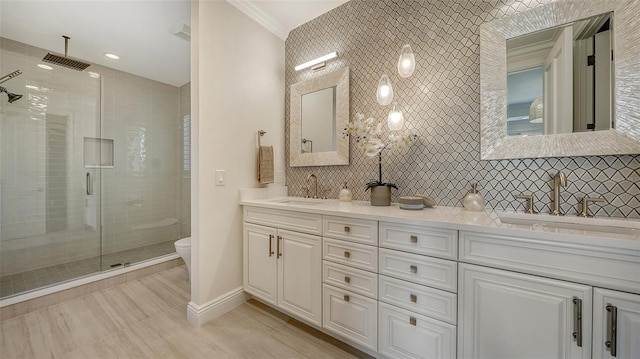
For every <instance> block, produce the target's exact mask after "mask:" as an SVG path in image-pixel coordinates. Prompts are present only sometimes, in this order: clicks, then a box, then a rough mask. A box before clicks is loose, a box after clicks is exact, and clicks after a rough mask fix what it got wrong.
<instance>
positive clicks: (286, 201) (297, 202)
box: [273, 198, 326, 206]
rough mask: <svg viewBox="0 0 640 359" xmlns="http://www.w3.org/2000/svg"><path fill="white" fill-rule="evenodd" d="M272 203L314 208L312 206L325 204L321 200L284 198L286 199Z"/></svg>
mask: <svg viewBox="0 0 640 359" xmlns="http://www.w3.org/2000/svg"><path fill="white" fill-rule="evenodd" d="M273 202H274V203H282V204H290V205H296V206H314V205H318V204H323V203H326V202H325V201H323V200H321V199H313V198H295V199H294V198H286V199H277V200H274V201H273Z"/></svg>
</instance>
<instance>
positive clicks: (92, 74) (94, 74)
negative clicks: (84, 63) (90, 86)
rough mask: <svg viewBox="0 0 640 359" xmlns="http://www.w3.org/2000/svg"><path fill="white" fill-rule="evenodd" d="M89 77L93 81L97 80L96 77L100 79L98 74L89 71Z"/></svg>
mask: <svg viewBox="0 0 640 359" xmlns="http://www.w3.org/2000/svg"><path fill="white" fill-rule="evenodd" d="M89 76H91V77H93V78H94V79H97V78H98V77H100V74H99V73H97V72H91V71H89Z"/></svg>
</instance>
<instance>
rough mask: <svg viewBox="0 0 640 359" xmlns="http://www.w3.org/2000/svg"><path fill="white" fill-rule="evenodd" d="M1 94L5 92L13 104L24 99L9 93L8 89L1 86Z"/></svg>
mask: <svg viewBox="0 0 640 359" xmlns="http://www.w3.org/2000/svg"><path fill="white" fill-rule="evenodd" d="M0 92H4V93H6V94H7V97H9V103H13V102H15V101H18V100H19V99H21V98H22V95H18V94H15V93H11V92H9V91H7V89H6V88H4V87H2V86H0Z"/></svg>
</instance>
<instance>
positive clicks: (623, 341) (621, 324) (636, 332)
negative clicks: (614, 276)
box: [593, 288, 640, 359]
mask: <svg viewBox="0 0 640 359" xmlns="http://www.w3.org/2000/svg"><path fill="white" fill-rule="evenodd" d="M593 298H594V299H593V357H594V358H629V359H631V358H634V359H637V358H640V295H638V294H630V293H623V292H617V291H612V290H607V289H600V288H596V289H595V291H594V294H593ZM607 342H608V343H607ZM607 344H608V345H607ZM614 354H615V355H614Z"/></svg>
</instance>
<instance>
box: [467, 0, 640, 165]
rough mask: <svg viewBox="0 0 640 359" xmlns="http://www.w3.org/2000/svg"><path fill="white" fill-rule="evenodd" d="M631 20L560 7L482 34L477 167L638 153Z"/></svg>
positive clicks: (639, 26)
mask: <svg viewBox="0 0 640 359" xmlns="http://www.w3.org/2000/svg"><path fill="white" fill-rule="evenodd" d="M638 11H640V2H637V1H629V0H610V1H564V0H559V1H556V2H553V3H550V4H547V5H542V6H538V7H535V8H533V9H531V10H528V11H524V12H521V13H517V14H514V15H511V16H507V17H504V18H501V19H498V20H495V21H492V22H489V23H486V24H483V25H481V26H480V95H481V98H480V102H481V103H480V116H481V133H480V135H481V138H480V140H481V159H483V160H490V159H508V158H537V157H564V156H591V155H610V154H633V153H640V111H638V109H639V108H640V97H639V96H637V93H638V91H640V72H639V71H637V69H638V67H639V66H640V48H639V47H638V45H637V44H638V41H640V21H638V19H637V16H634V15H631V14H637V13H638ZM563 43H564V49H568V50H571V51H568V52H573V54H572V55H569V56H568V57H567V58H565V59H564V64H565V65H560V66H556V65H558V64H561V62H560V60H559V59H558V58H557V56H556V55H555V54H558V53H561V52H563V51H562V50H560V51H559V50H558V48H560V49H562V44H563ZM603 43H604V45H603ZM596 49H599V50H598V51H599V52H596ZM554 51H555V52H554ZM609 53H612V55H613V56H612V57H611V56H610V55H609ZM589 57H591V58H589ZM594 59H595V63H594ZM596 65H597V66H599V69H597V70H594V68H595V66H596ZM554 66H556V68H554ZM558 68H570V69H571V70H570V71H565V72H562V71H556V70H557V69H558ZM607 71H608V72H607ZM554 76H555V77H554ZM561 78H563V79H564V80H563V81H564V84H565V85H562V84H561V85H558V84H559V83H560V79H561ZM596 80H597V81H596ZM594 82H595V84H594ZM533 90H535V91H533ZM574 90H575V91H574ZM536 91H537V93H536ZM554 92H555V93H559V94H561V95H564V97H563V96H554V95H552V94H553V93H554ZM564 105H568V106H564ZM563 106H564V107H563ZM596 118H597V119H598V120H596Z"/></svg>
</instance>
